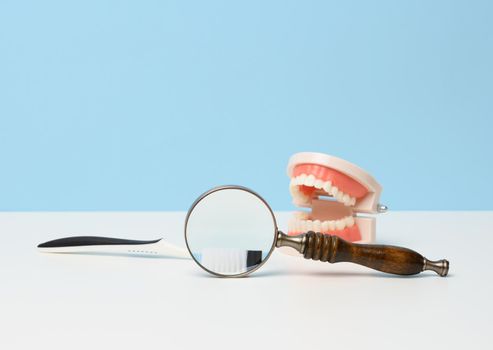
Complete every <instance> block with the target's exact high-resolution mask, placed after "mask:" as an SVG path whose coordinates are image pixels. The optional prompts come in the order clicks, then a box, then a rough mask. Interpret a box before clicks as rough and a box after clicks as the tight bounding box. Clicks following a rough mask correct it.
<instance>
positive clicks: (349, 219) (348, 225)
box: [345, 216, 354, 227]
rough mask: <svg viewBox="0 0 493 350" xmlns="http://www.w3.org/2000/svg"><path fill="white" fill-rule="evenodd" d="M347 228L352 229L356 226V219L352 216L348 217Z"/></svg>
mask: <svg viewBox="0 0 493 350" xmlns="http://www.w3.org/2000/svg"><path fill="white" fill-rule="evenodd" d="M345 220H346V226H347V227H351V226H353V225H354V218H353V217H352V216H346V218H345Z"/></svg>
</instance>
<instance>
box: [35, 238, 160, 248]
mask: <svg viewBox="0 0 493 350" xmlns="http://www.w3.org/2000/svg"><path fill="white" fill-rule="evenodd" d="M160 240H161V239H155V240H150V241H141V240H135V239H122V238H111V237H98V236H75V237H64V238H59V239H54V240H52V241H48V242H44V243H41V244H39V245H38V248H62V247H81V246H95V245H141V244H152V243H157V242H159V241H160Z"/></svg>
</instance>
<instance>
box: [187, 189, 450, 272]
mask: <svg viewBox="0 0 493 350" xmlns="http://www.w3.org/2000/svg"><path fill="white" fill-rule="evenodd" d="M185 242H186V245H187V249H188V251H189V252H190V254H191V256H192V258H193V260H195V262H196V263H197V264H198V265H199V266H200V267H201V268H202V269H204V270H205V271H207V272H209V273H211V274H213V275H215V276H220V277H242V276H246V275H248V274H250V273H252V272H254V271H255V270H257V269H259V268H260V267H261V266H262V265H263V264H265V262H266V261H267V260H268V259H269V257H270V256H271V254H272V252H273V251H274V249H275V248H279V247H291V248H293V249H295V250H296V251H298V252H299V253H300V254H302V255H303V256H304V257H305V258H306V259H312V260H318V261H322V262H329V263H338V262H352V263H356V264H359V265H363V266H366V267H369V268H372V269H375V270H379V271H383V272H387V273H391V274H397V275H414V274H418V273H420V272H422V271H425V270H431V271H435V272H436V273H437V274H439V275H440V276H446V275H447V273H448V269H449V262H448V261H447V260H438V261H430V260H428V259H426V258H424V257H423V256H422V255H421V254H419V253H417V252H415V251H413V250H410V249H407V248H401V247H395V246H387V245H370V244H356V243H350V242H347V241H345V240H343V239H341V238H339V237H337V236H332V235H328V234H321V233H317V232H312V231H310V232H306V233H303V234H300V235H296V236H288V235H286V234H284V233H283V232H281V231H280V230H279V229H278V228H277V223H276V218H275V216H274V213H273V212H272V209H271V208H270V207H269V205H268V204H267V202H266V201H265V200H264V199H263V198H262V197H261V196H260V195H258V194H257V193H255V192H254V191H252V190H250V189H248V188H246V187H241V186H221V187H217V188H213V189H211V190H209V191H207V192H205V193H204V194H202V195H201V196H200V197H199V198H198V199H197V200H196V201H195V202H194V203H193V204H192V206H191V208H190V210H189V211H188V214H187V216H186V221H185Z"/></svg>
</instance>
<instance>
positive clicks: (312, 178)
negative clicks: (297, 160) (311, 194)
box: [305, 175, 315, 187]
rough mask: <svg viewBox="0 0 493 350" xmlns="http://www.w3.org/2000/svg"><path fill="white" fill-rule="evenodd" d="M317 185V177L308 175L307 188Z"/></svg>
mask: <svg viewBox="0 0 493 350" xmlns="http://www.w3.org/2000/svg"><path fill="white" fill-rule="evenodd" d="M314 184H315V176H313V175H308V176H307V177H306V179H305V186H309V187H313V185H314Z"/></svg>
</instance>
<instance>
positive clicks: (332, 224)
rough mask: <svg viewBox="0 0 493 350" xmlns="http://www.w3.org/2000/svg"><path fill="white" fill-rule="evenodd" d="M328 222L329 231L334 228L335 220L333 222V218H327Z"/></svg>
mask: <svg viewBox="0 0 493 350" xmlns="http://www.w3.org/2000/svg"><path fill="white" fill-rule="evenodd" d="M328 223H329V230H330V231H334V230H335V229H336V222H335V220H329V221H328Z"/></svg>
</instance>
